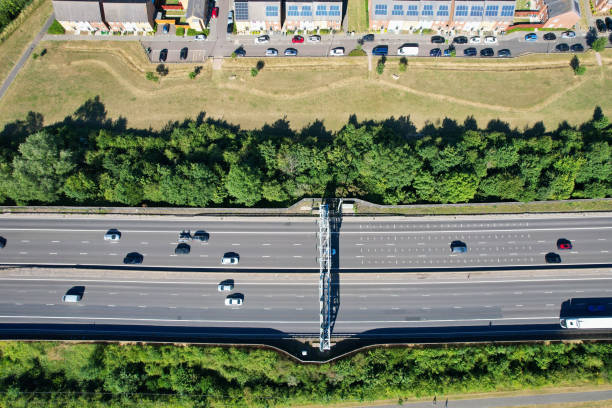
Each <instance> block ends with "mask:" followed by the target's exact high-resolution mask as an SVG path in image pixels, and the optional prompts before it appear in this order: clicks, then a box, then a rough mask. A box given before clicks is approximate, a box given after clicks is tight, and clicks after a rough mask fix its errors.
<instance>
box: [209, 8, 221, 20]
mask: <svg viewBox="0 0 612 408" xmlns="http://www.w3.org/2000/svg"><path fill="white" fill-rule="evenodd" d="M217 17H219V7H213V8H212V12H211V13H210V18H217Z"/></svg>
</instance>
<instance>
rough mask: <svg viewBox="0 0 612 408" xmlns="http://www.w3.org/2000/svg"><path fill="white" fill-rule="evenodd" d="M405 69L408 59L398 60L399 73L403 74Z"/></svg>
mask: <svg viewBox="0 0 612 408" xmlns="http://www.w3.org/2000/svg"><path fill="white" fill-rule="evenodd" d="M407 68H408V59H407V58H406V57H402V58H400V61H399V70H400V72H405V71H406V69H407Z"/></svg>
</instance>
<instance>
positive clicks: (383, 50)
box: [372, 45, 389, 56]
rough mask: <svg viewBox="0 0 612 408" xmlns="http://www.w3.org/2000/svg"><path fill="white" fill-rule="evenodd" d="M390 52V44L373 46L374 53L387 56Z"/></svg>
mask: <svg viewBox="0 0 612 408" xmlns="http://www.w3.org/2000/svg"><path fill="white" fill-rule="evenodd" d="M388 53H389V46H388V45H377V46H376V47H374V48H372V55H382V56H385V55H387V54H388Z"/></svg>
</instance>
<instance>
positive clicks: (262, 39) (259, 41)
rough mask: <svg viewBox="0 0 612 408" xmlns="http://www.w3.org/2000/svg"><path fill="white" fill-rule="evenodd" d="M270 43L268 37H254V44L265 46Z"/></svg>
mask: <svg viewBox="0 0 612 408" xmlns="http://www.w3.org/2000/svg"><path fill="white" fill-rule="evenodd" d="M269 42H270V37H269V36H267V35H260V36H259V37H255V44H267V43H269Z"/></svg>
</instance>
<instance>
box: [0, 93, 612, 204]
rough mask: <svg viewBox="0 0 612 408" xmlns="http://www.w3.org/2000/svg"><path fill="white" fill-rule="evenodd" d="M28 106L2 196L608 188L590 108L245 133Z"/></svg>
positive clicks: (569, 194) (11, 129)
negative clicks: (539, 119)
mask: <svg viewBox="0 0 612 408" xmlns="http://www.w3.org/2000/svg"><path fill="white" fill-rule="evenodd" d="M42 123H43V119H42V117H41V115H39V114H35V113H30V114H29V115H28V117H27V118H26V119H25V120H23V121H18V122H15V123H12V124H9V125H7V126H6V127H5V129H4V130H3V131H2V132H1V133H0V202H3V203H5V204H13V203H16V204H19V205H23V204H84V205H85V204H102V205H129V206H136V205H142V204H147V205H170V206H196V207H204V206H285V205H287V204H290V203H293V202H295V201H296V200H298V199H300V198H302V197H321V196H326V197H327V196H336V197H341V196H344V197H347V196H350V197H360V198H364V199H367V200H370V201H373V202H377V203H385V204H406V203H460V202H486V201H513V200H514V201H532V200H559V199H569V198H601V197H610V196H612V155H611V152H612V149H611V143H612V126H610V124H609V121H608V119H607V118H606V117H605V116H604V115H603V114H602V113H601V111H600V110H598V109H597V110H596V111H595V113H594V116H593V118H592V119H591V120H589V121H588V122H586V123H584V124H583V125H581V126H579V127H571V126H569V125H567V124H562V125H560V126H559V128H558V129H555V130H550V131H548V130H546V129H545V128H544V126H542V125H541V124H536V125H535V126H534V127H532V128H529V129H524V130H522V131H519V130H516V129H510V128H509V127H508V125H507V124H505V123H504V122H500V121H492V122H491V123H489V124H488V125H487V127H486V128H485V129H480V128H479V127H478V126H477V123H476V122H475V121H474V120H473V119H472V118H468V119H466V120H465V122H464V123H462V124H459V123H456V122H455V121H452V120H444V121H443V122H442V123H441V124H439V125H433V124H431V125H427V126H425V127H424V128H422V129H416V128H415V127H414V126H413V125H412V124H411V123H410V121H409V120H408V119H407V118H399V119H394V118H391V119H389V120H386V121H382V122H358V121H357V120H356V119H355V118H351V120H350V121H349V123H347V124H346V126H345V127H344V128H342V129H341V130H340V131H338V132H334V133H332V132H329V131H327V130H326V129H325V127H324V125H323V124H322V123H321V122H315V123H313V124H312V125H311V126H309V127H307V128H305V129H302V130H301V131H297V132H296V131H293V130H291V128H290V127H289V124H288V123H287V122H285V121H278V122H277V123H275V124H273V125H270V126H264V127H263V128H261V129H258V130H251V131H245V130H240V129H239V128H237V127H235V126H232V125H230V124H227V123H223V122H217V121H214V120H203V119H202V118H199V119H196V120H186V121H184V122H183V123H178V122H177V123H173V124H169V125H168V126H167V127H166V128H165V129H163V130H161V131H152V130H138V129H127V128H126V126H125V123H124V121H122V120H121V119H120V120H118V121H115V122H113V121H111V120H108V119H106V112H105V110H104V106H103V105H102V103H101V102H100V101H99V99H97V98H95V99H92V100H90V101H87V103H85V104H84V105H83V106H82V107H80V108H79V110H78V111H77V112H75V114H74V115H72V116H71V117H68V118H66V120H64V121H63V122H61V123H58V124H54V125H51V126H46V127H45V126H43V124H42Z"/></svg>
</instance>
